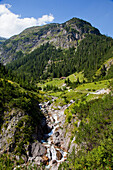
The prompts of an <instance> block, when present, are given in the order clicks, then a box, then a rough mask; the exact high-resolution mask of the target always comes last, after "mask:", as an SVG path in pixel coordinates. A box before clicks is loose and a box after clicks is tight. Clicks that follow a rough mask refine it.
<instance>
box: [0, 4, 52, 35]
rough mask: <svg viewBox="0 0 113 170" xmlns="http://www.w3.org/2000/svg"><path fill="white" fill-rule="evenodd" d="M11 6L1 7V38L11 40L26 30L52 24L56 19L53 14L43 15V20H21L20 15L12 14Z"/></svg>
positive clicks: (32, 18)
mask: <svg viewBox="0 0 113 170" xmlns="http://www.w3.org/2000/svg"><path fill="white" fill-rule="evenodd" d="M10 7H11V5H9V4H3V5H0V36H1V37H6V38H9V37H11V36H13V35H15V34H19V33H20V32H22V31H23V30H24V29H26V28H28V27H32V26H40V25H44V24H47V23H48V22H52V21H53V20H54V17H53V15H52V14H50V15H43V16H42V17H41V18H38V19H36V18H34V17H31V18H21V16H20V15H17V14H14V13H12V12H11V11H10V10H9V8H10Z"/></svg>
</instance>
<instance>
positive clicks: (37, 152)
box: [31, 141, 47, 157]
mask: <svg viewBox="0 0 113 170" xmlns="http://www.w3.org/2000/svg"><path fill="white" fill-rule="evenodd" d="M31 147H32V148H31V154H32V156H33V157H37V156H43V155H44V154H46V152H47V150H46V148H45V147H44V146H43V145H42V144H41V143H39V142H38V141H37V142H35V143H33V144H32V146H31Z"/></svg>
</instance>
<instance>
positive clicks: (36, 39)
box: [0, 18, 100, 64]
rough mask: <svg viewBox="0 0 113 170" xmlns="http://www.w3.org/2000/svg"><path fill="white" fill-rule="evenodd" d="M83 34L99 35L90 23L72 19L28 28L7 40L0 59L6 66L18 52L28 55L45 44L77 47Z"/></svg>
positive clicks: (0, 48) (0, 53)
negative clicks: (61, 22)
mask: <svg viewBox="0 0 113 170" xmlns="http://www.w3.org/2000/svg"><path fill="white" fill-rule="evenodd" d="M85 34H97V35H99V34H100V32H99V30H98V29H96V28H94V27H92V26H91V24H90V23H88V22H86V21H83V20H80V19H78V18H73V19H71V20H69V21H67V22H65V23H63V24H48V25H45V26H41V27H32V28H28V29H26V30H25V31H23V32H22V33H21V34H19V35H16V36H13V37H12V38H10V39H9V40H7V41H6V42H5V43H4V44H3V45H2V46H1V47H0V58H1V61H2V62H3V63H4V64H6V63H8V62H10V61H12V60H15V59H16V58H17V57H18V52H20V51H21V52H22V53H23V54H26V53H29V52H31V51H33V50H34V49H36V48H37V47H39V46H40V45H42V44H44V43H47V42H49V43H51V44H53V45H54V46H56V47H61V48H69V47H72V46H74V47H77V46H78V43H79V41H80V40H82V39H83V38H84V37H85Z"/></svg>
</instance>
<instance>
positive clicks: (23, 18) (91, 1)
mask: <svg viewBox="0 0 113 170" xmlns="http://www.w3.org/2000/svg"><path fill="white" fill-rule="evenodd" d="M4 4H8V5H4ZM73 17H77V18H81V19H84V20H86V21H88V22H90V23H91V24H92V25H93V26H94V27H96V28H98V29H99V30H100V32H101V33H102V34H105V35H108V36H111V37H113V1H112V0H65V1H64V0H0V36H4V37H10V36H12V35H14V34H18V33H20V32H21V31H22V30H23V29H25V28H27V27H30V26H33V25H34V26H35V25H43V24H47V23H51V22H54V23H63V22H65V21H67V20H69V19H71V18H73ZM5 21H6V22H5Z"/></svg>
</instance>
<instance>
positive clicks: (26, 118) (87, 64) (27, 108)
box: [0, 18, 113, 170]
mask: <svg viewBox="0 0 113 170" xmlns="http://www.w3.org/2000/svg"><path fill="white" fill-rule="evenodd" d="M0 58H1V62H2V63H1V64H0V169H3V168H4V169H15V168H17V169H18V168H20V169H26V168H28V169H29V168H30V169H47V168H48V169H51V168H52V169H57V170H58V169H59V170H61V169H67V170H69V169H77V170H80V169H113V163H112V161H113V160H112V155H113V147H112V143H113V114H112V112H113V111H112V110H113V39H112V38H110V37H107V36H105V35H101V34H100V32H99V30H98V29H96V28H94V27H92V26H91V24H90V23H88V22H86V21H83V20H81V19H78V18H73V19H71V20H69V21H67V22H65V23H63V24H48V25H45V26H41V27H32V28H28V29H26V30H24V31H23V32H22V33H21V34H19V35H17V36H13V37H11V38H10V39H8V40H6V41H5V42H4V43H3V44H1V45H0ZM4 65H5V66H4ZM18 165H19V166H20V167H19V166H18ZM45 166H46V167H45Z"/></svg>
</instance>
